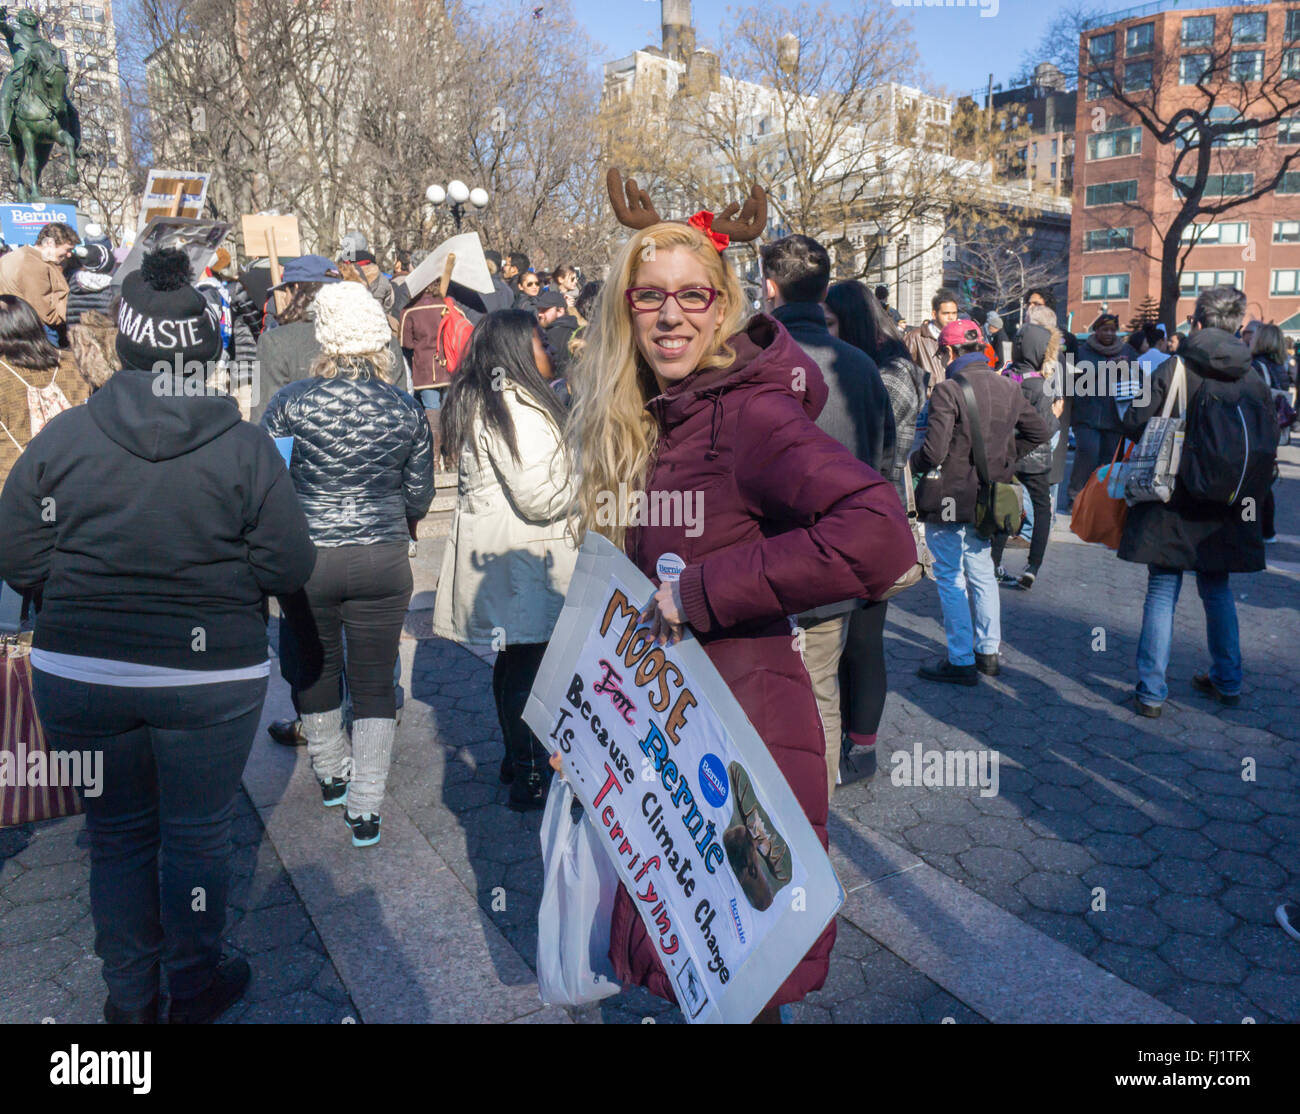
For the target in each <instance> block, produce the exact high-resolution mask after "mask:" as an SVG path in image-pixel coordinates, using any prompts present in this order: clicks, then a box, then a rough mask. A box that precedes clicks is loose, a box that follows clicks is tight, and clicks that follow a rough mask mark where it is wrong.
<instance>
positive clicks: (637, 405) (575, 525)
mask: <svg viewBox="0 0 1300 1114" xmlns="http://www.w3.org/2000/svg"><path fill="white" fill-rule="evenodd" d="M667 248H686V249H687V250H689V251H690V252H692V253H693V254H694V255H695V256H696V258H698V259H699V261H700V262H701V263H703V264H704V268H705V270H706V271H707V272H708V274H709V281H710V283H712V285H713V286H714V287H715V288H716V289H717V290H718V291H720V293H719V299H720V300H722V302H723V309H722V316H721V317H720V318H719V320H718V328H717V331H716V332H715V333H714V335H713V338H712V339H711V340H710V342H709V344H708V346H707V347H706V348H705V352H704V357H703V359H701V360H700V362H699V365H698V366H697V368H696V370H699V369H700V368H709V367H724V366H726V365H727V364H729V363H730V362H731V361H732V360H733V359H735V352H734V351H733V350H732V349H731V348H730V347H729V346H728V345H727V340H728V338H730V337H731V336H733V335H734V334H735V333H737V332H738V331H739V330H740V327H741V324H742V322H743V321H744V319H745V315H746V307H745V295H744V291H743V290H742V289H741V285H740V280H739V279H738V278H737V277H736V273H735V272H734V271H733V270H732V268H731V265H730V264H729V263H727V261H726V260H725V259H723V257H722V255H721V254H720V253H719V252H718V250H717V249H716V248H715V247H714V246H713V244H712V243H711V242H710V241H709V240H708V239H706V238H705V236H704V233H702V232H701V231H699V229H697V228H695V227H693V226H691V225H688V224H678V223H675V222H664V223H661V224H653V225H651V226H650V227H649V228H646V229H643V230H641V231H639V232H637V233H636V234H635V235H633V236H632V237H631V238H630V239H629V240H628V241H627V243H625V244H624V245H623V247H622V248H621V249H620V250H619V252H618V254H617V255H616V256H615V257H614V261H613V263H611V265H610V270H609V277H608V279H606V281H605V283H604V285H603V286H602V287H601V291H600V296H599V298H598V299H597V301H596V305H595V308H594V309H593V311H592V316H591V320H590V322H589V323H588V324H587V327H586V328H585V329H584V331H583V339H584V340H585V342H586V343H585V346H584V348H583V350H582V354H581V356H580V357H579V359H578V362H577V363H576V364H575V365H574V367H573V368H572V369H571V370H570V373H569V378H568V383H569V390H570V393H571V395H572V397H573V399H574V402H573V409H572V410H571V411H570V414H569V420H568V423H567V425H566V427H565V438H564V439H565V444H566V446H567V450H568V453H569V456H570V475H573V476H576V477H577V483H576V485H575V496H574V503H573V506H572V508H571V511H570V514H569V530H570V532H571V533H572V535H573V538H574V540H575V541H579V542H580V541H581V540H582V537H583V535H584V534H585V533H586V532H587V531H588V530H595V531H596V532H597V533H599V534H604V535H605V537H607V538H609V540H610V541H612V542H614V544H615V545H619V546H621V545H622V544H623V536H624V534H625V532H626V523H627V513H626V512H627V510H628V508H627V507H625V506H624V507H620V508H619V513H618V515H617V517H616V520H615V521H614V522H613V523H609V522H606V521H604V518H606V517H608V515H603V516H602V520H601V521H599V522H598V521H597V517H596V512H597V509H598V507H601V506H602V505H603V506H604V507H607V506H608V504H609V500H611V499H617V497H618V493H619V490H620V489H619V485H620V484H623V485H625V487H624V488H623V490H624V491H626V493H627V496H628V497H629V498H630V497H631V496H632V495H634V494H635V493H636V492H638V491H640V490H641V489H642V487H643V486H644V484H645V481H646V471H647V468H648V466H649V463H650V458H651V457H652V456H653V454H654V451H655V445H656V443H657V441H658V433H659V431H658V426H657V423H656V422H655V419H654V416H653V415H652V414H650V413H648V412H647V411H646V408H645V404H646V403H647V402H648V401H649V400H650V399H652V398H654V397H655V395H657V394H658V393H659V388H658V386H657V385H656V383H655V378H654V374H653V372H652V371H651V370H650V366H649V365H648V364H647V363H646V362H645V359H644V358H643V357H642V356H641V352H640V350H639V349H638V348H637V344H636V337H635V335H634V334H633V331H632V318H631V312H632V311H631V310H630V309H629V307H628V305H627V300H626V298H625V297H624V292H625V291H626V290H627V289H628V288H629V287H630V286H632V285H634V281H635V279H636V272H637V268H638V267H639V265H640V264H641V262H642V261H649V260H650V259H652V258H653V257H654V252H655V251H656V250H664V249H667Z"/></svg>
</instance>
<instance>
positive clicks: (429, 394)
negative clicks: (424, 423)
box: [415, 387, 447, 410]
mask: <svg viewBox="0 0 1300 1114" xmlns="http://www.w3.org/2000/svg"><path fill="white" fill-rule="evenodd" d="M446 391H447V388H446V387H421V388H420V389H419V390H418V391H416V392H415V397H416V398H417V399H419V400H420V405H421V406H423V407H424V408H425V409H426V410H441V409H442V396H443V395H444V394H445V393H446Z"/></svg>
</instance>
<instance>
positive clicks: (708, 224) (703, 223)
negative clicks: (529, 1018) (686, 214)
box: [686, 209, 731, 253]
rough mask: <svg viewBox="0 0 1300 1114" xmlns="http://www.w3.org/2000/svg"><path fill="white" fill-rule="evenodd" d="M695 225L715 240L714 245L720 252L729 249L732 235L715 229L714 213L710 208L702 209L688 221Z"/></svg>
mask: <svg viewBox="0 0 1300 1114" xmlns="http://www.w3.org/2000/svg"><path fill="white" fill-rule="evenodd" d="M686 223H687V224H689V225H693V226H694V227H696V228H698V229H699V230H700V231H701V232H703V233H704V235H706V236H707V237H708V238H709V239H710V240H712V241H713V246H714V247H715V248H717V249H718V252H719V253H722V252H724V251H726V250H727V247H728V246H729V245H730V244H731V237H730V236H727V235H726V234H725V233H722V232H714V231H713V214H712V213H710V212H709V211H708V209H701V210H700V211H699V212H698V213H696V214H695V216H693V217H691V218H690V220H688V221H687V222H686Z"/></svg>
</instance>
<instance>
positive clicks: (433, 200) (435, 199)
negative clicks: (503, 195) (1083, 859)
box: [424, 178, 488, 232]
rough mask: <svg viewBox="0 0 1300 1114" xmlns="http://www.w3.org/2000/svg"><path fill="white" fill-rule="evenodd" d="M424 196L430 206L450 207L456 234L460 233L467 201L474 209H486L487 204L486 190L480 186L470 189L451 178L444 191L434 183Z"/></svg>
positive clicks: (458, 180) (457, 179)
mask: <svg viewBox="0 0 1300 1114" xmlns="http://www.w3.org/2000/svg"><path fill="white" fill-rule="evenodd" d="M424 196H425V198H426V199H427V200H428V202H429V204H430V205H434V206H437V205H442V204H449V205H450V207H451V219H452V220H454V221H455V222H456V231H457V232H459V231H460V222H461V219H462V218H463V217H464V215H465V202H467V201H468V202H469V203H470V204H471V205H472V206H474V208H475V209H483V208H486V206H487V203H488V192H487V190H485V189H483V187H482V186H475V187H474V188H473V189H470V188H469V186H467V185H465V183H464V182H462V181H461V180H460V179H459V178H453V179H452V180H451V181H450V182H448V183H447V186H446V188H445V189H444V188H443V187H442V186H440V185H438V184H437V183H436V182H435V183H434V184H433V185H432V186H430V187H429V188H428V189H427V190H425V191H424Z"/></svg>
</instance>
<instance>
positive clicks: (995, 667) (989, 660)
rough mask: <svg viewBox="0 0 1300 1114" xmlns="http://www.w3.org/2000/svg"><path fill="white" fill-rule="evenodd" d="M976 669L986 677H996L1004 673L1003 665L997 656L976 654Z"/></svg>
mask: <svg viewBox="0 0 1300 1114" xmlns="http://www.w3.org/2000/svg"><path fill="white" fill-rule="evenodd" d="M975 668H976V669H978V670H979V671H980V672H981V673H983V674H984V676H985V677H996V676H997V675H998V674H999V673H1001V672H1002V663H1001V661H1000V660H999V658H998V656H997V654H976V655H975Z"/></svg>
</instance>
